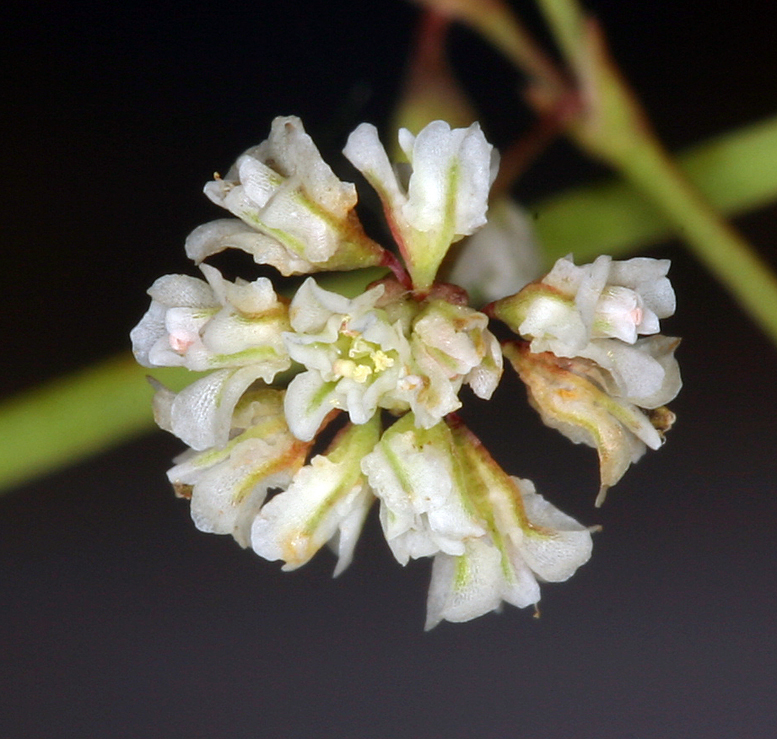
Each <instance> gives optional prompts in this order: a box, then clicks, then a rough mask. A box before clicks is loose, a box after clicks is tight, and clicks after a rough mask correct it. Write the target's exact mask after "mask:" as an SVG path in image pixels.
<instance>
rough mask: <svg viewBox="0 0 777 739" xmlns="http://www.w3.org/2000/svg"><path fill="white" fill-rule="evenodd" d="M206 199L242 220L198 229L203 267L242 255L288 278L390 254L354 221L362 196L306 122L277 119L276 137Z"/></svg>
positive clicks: (194, 248) (195, 254) (196, 255)
mask: <svg viewBox="0 0 777 739" xmlns="http://www.w3.org/2000/svg"><path fill="white" fill-rule="evenodd" d="M205 194H206V195H207V196H208V197H209V198H210V199H211V200H212V201H213V202H214V203H216V204H217V205H221V206H222V207H224V208H226V209H227V210H229V211H230V212H231V213H233V214H234V215H236V216H237V217H238V218H239V219H240V220H239V221H235V220H229V219H227V220H218V221H214V222H212V223H207V224H205V225H203V226H200V227H199V228H198V229H196V230H195V231H194V232H193V233H192V234H191V235H190V236H189V238H188V239H187V242H186V253H187V254H188V256H189V257H190V258H191V259H193V260H194V261H195V262H197V263H199V262H201V261H202V260H203V259H205V258H207V257H208V256H210V255H212V254H216V253H217V252H220V251H223V250H224V249H227V248H237V249H242V250H244V251H246V252H248V253H249V254H251V255H252V256H253V257H254V260H255V261H256V262H258V263H260V264H270V265H272V266H274V267H276V268H277V269H278V270H279V271H280V272H281V273H282V274H284V275H292V274H305V273H309V272H314V271H317V270H321V269H327V270H330V269H355V268H358V267H367V266H371V265H376V264H381V263H382V260H383V257H384V251H383V249H381V248H380V247H379V246H378V245H377V244H376V243H375V242H373V241H371V240H370V239H369V238H368V237H367V236H366V235H365V234H364V231H363V230H362V228H361V225H360V224H359V222H358V219H357V218H356V217H355V215H354V214H353V213H352V210H353V208H354V206H355V205H356V201H357V195H356V188H355V187H354V186H353V185H352V184H351V183H346V182H341V181H340V180H339V179H337V177H336V176H335V175H334V173H333V172H332V170H331V169H330V167H329V166H328V165H327V164H326V163H325V162H324V160H323V159H322V158H321V155H320V154H319V152H318V149H317V148H316V146H315V144H314V143H313V141H312V139H311V138H310V136H308V135H307V134H306V133H305V130H304V128H303V127H302V122H301V121H300V120H299V118H296V117H294V116H289V117H278V118H276V119H275V120H274V121H273V123H272V129H271V132H270V137H269V138H268V139H267V140H266V141H264V142H263V143H261V144H259V145H258V146H255V147H253V148H251V149H249V150H248V151H246V152H245V153H244V154H243V155H242V156H241V157H240V158H239V159H238V160H237V162H236V163H235V164H234V166H233V167H232V168H231V169H230V170H229V172H228V173H227V176H226V177H225V178H224V179H216V180H214V181H212V182H209V183H208V184H207V185H206V186H205Z"/></svg>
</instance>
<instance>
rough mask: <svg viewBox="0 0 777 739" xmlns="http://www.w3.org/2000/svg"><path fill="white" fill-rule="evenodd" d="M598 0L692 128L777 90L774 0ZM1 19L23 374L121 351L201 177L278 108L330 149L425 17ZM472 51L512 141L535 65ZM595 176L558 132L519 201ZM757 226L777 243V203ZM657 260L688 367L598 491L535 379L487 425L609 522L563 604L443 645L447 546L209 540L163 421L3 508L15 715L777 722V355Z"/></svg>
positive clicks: (77, 12) (383, 730)
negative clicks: (540, 402)
mask: <svg viewBox="0 0 777 739" xmlns="http://www.w3.org/2000/svg"><path fill="white" fill-rule="evenodd" d="M521 7H523V6H521ZM589 7H591V8H592V9H595V10H596V11H597V12H598V14H599V15H600V17H601V19H602V20H603V21H604V24H605V27H606V29H607V30H608V32H609V34H610V38H611V43H612V46H613V48H614V50H615V54H616V57H617V58H618V59H619V61H620V62H621V64H622V66H623V69H624V71H625V73H626V75H627V76H628V77H629V78H630V79H631V81H632V83H633V85H634V87H635V88H636V89H637V91H638V92H639V94H640V95H641V96H642V99H643V100H644V101H645V103H646V106H647V108H648V110H649V112H650V114H651V116H652V118H653V120H654V122H655V124H656V127H657V129H658V131H659V132H660V134H661V135H662V137H663V138H664V140H665V141H666V142H667V143H668V145H669V146H670V147H671V148H673V149H676V148H680V147H682V146H685V145H688V144H691V143H693V142H696V141H699V140H701V139H703V138H706V137H708V136H711V135H714V134H716V133H720V132H722V131H725V130H728V129H730V128H733V127H736V126H739V125H743V124H745V123H749V122H751V121H754V120H757V119H759V118H761V117H764V116H767V115H771V114H774V113H775V112H777V52H775V46H774V38H775V37H776V34H775V30H777V29H776V28H775V26H776V25H777V22H775V20H774V14H773V12H772V8H771V5H770V4H766V3H748V2H733V0H730V1H727V2H718V3H710V4H705V5H703V6H700V5H698V4H695V3H690V2H680V3H669V2H655V3H631V2H623V0H598V1H597V2H590V3H589ZM4 12H5V13H10V16H11V17H10V18H9V20H10V23H9V24H8V25H7V28H8V29H9V31H8V33H7V35H6V38H5V42H4V45H3V49H2V53H3V55H4V57H5V58H4V60H3V61H4V64H3V77H4V78H5V79H4V81H3V82H4V84H3V89H4V90H5V93H4V105H3V108H4V110H3V122H2V126H3V130H2V139H0V140H1V141H2V147H3V156H2V160H1V162H0V166H2V168H3V173H2V177H1V178H0V182H2V188H3V199H2V201H3V206H4V207H3V219H4V224H3V225H4V228H3V237H2V243H3V247H2V256H3V290H2V291H1V293H0V300H1V301H2V304H1V305H0V311H1V312H0V315H2V319H0V320H2V324H1V325H2V336H3V343H4V346H3V359H4V360H5V365H6V368H5V372H4V373H3V388H2V390H3V393H4V394H5V395H8V394H11V393H12V392H14V391H18V390H20V389H23V388H25V387H29V386H32V385H34V384H36V383H38V382H40V381H42V380H45V379H49V378H52V377H55V376H57V375H58V374H60V373H62V372H64V371H68V370H73V369H76V368H79V367H82V366H85V365H88V364H89V363H91V362H94V361H97V360H99V359H101V358H103V357H106V356H108V355H110V354H111V353H114V352H117V351H122V350H126V349H127V347H128V339H127V334H128V332H129V330H130V328H131V327H132V326H133V325H134V324H135V323H136V322H137V320H138V319H139V318H140V316H141V315H142V313H143V312H144V311H145V309H146V307H147V300H148V299H147V297H146V296H145V292H144V291H145V289H146V288H147V287H148V286H149V285H150V284H151V282H152V281H153V280H154V279H155V278H156V277H157V276H159V275H161V274H164V273H168V272H176V271H187V272H189V273H192V272H191V268H190V266H189V265H188V264H187V263H186V260H185V257H184V254H183V241H184V238H185V236H186V234H187V233H188V232H189V231H190V230H191V229H193V228H194V227H195V226H197V225H198V224H200V223H202V222H204V221H206V220H209V219H212V218H214V217H218V216H219V215H220V214H219V212H218V210H217V209H216V208H215V206H212V205H211V204H210V203H209V202H208V201H207V200H206V198H205V197H204V196H203V195H202V194H201V192H200V191H201V187H202V185H203V184H204V182H205V181H206V180H208V179H209V178H210V176H211V174H212V172H213V171H214V170H220V171H224V170H225V169H226V168H227V167H228V166H229V164H230V163H231V162H232V161H233V159H234V157H235V156H236V155H237V154H239V153H240V152H241V151H242V150H243V149H244V148H246V147H247V146H249V145H251V144H254V143H257V142H258V141H260V140H262V139H263V138H265V136H266V133H267V131H268V130H269V124H270V121H271V120H272V118H273V116H275V115H278V114H298V115H300V116H301V117H302V118H303V120H304V122H305V124H306V127H307V129H308V130H309V131H310V132H311V133H312V134H313V136H314V138H315V139H316V140H317V142H318V143H319V144H320V146H321V148H322V150H323V151H324V152H325V155H326V158H328V159H329V160H330V161H334V160H337V154H336V152H337V151H338V150H339V149H340V148H341V147H342V145H343V143H344V141H345V138H346V135H347V133H348V132H349V131H350V130H351V129H352V128H353V127H354V126H355V125H356V124H357V123H358V122H359V121H361V120H370V121H372V122H376V123H383V122H385V121H386V120H387V118H388V115H389V113H390V111H391V107H392V103H393V100H394V95H395V93H396V92H397V89H398V86H399V83H400V81H401V78H402V72H403V68H404V63H405V61H404V60H405V58H406V55H407V52H408V50H409V48H410V43H411V38H412V33H413V28H414V24H415V20H416V18H417V10H416V9H415V8H414V7H413V6H411V5H408V4H405V3H402V2H399V0H396V1H394V0H374V1H373V2H370V3H366V2H358V1H357V0H341V1H340V2H316V1H315V0H301V1H300V2H296V3H289V2H283V0H266V1H265V2H256V3H248V4H243V5H236V4H216V3H204V2H197V1H196V0H194V1H192V2H189V3H186V4H181V5H174V4H172V3H164V2H163V3H143V2H140V1H139V0H130V1H127V2H123V3H121V4H111V5H110V6H109V4H107V3H78V4H68V3H60V4H57V5H54V4H47V3H43V2H29V3H26V4H24V5H23V6H21V5H18V6H17V5H12V6H11V9H10V11H9V10H8V9H6V11H4ZM530 15H531V14H530ZM452 49H453V52H454V55H455V62H456V65H457V68H458V69H459V70H460V71H461V73H462V74H463V75H464V76H465V77H466V79H467V81H468V85H469V87H470V90H471V92H472V94H473V96H474V97H475V99H476V100H477V102H478V104H479V105H480V108H481V110H482V111H483V119H484V125H485V128H486V132H487V135H488V136H489V138H490V140H492V141H494V142H495V143H497V144H504V143H505V142H506V141H507V140H509V138H510V137H511V136H512V135H514V133H515V132H516V131H518V130H520V129H521V127H522V126H524V125H525V124H526V123H527V121H528V116H527V114H526V112H525V111H523V110H522V108H521V106H520V104H519V102H518V98H517V95H515V94H514V93H513V89H514V86H515V85H516V84H517V82H518V79H517V78H516V76H515V75H514V74H513V72H512V71H511V70H510V69H509V68H508V67H507V65H505V64H504V63H502V62H500V60H499V58H498V57H497V56H496V54H494V53H493V52H492V51H490V50H489V49H488V48H487V47H485V46H484V45H483V44H482V43H481V42H480V41H478V40H477V39H476V38H474V37H472V36H470V35H469V34H467V33H466V32H463V31H457V32H456V33H455V34H454V36H453V39H452ZM600 171H601V170H600V169H599V168H598V167H596V166H594V165H591V164H590V163H587V162H585V161H584V160H583V159H582V158H580V157H578V156H577V155H576V154H575V153H574V151H573V150H572V148H571V147H569V146H568V145H566V144H564V143H563V142H562V143H558V144H556V145H554V146H553V147H552V149H551V150H550V151H549V152H548V153H547V154H546V156H544V157H543V159H542V160H541V161H540V162H538V164H537V165H536V166H535V167H534V168H533V169H532V170H531V172H530V173H529V174H528V175H527V177H526V178H525V179H524V181H523V182H522V183H521V185H520V188H519V194H520V196H521V197H522V198H523V199H525V200H527V201H531V200H533V199H535V198H537V197H539V196H541V195H543V194H546V193H549V192H552V191H554V190H556V189H558V188H559V187H561V186H564V185H569V184H574V183H578V182H581V181H584V180H586V179H589V178H591V177H593V176H595V175H597V174H598V173H599V172H600ZM737 223H738V225H739V226H740V227H741V228H742V229H743V231H744V232H745V233H746V235H747V236H748V237H749V238H750V239H751V240H752V241H753V243H754V244H755V245H756V246H757V248H758V249H759V250H760V251H761V253H762V254H763V255H764V256H765V257H766V258H767V259H768V260H770V262H771V263H772V264H773V265H774V264H776V263H777V254H776V252H775V249H774V240H775V234H777V209H776V208H774V207H772V208H768V209H764V210H762V211H759V212H757V213H754V214H750V215H748V216H746V217H743V218H740V219H738V221H737ZM650 253H651V254H652V255H655V256H662V257H664V256H669V257H671V258H672V259H673V271H672V276H673V279H674V284H675V286H676V289H677V292H678V296H679V298H678V302H679V309H678V314H677V316H676V317H675V318H672V319H670V320H669V321H667V322H666V331H667V332H668V333H673V334H677V335H681V336H683V337H684V343H683V345H682V347H681V349H680V352H679V357H680V361H681V365H682V368H683V373H684V379H685V383H686V384H685V388H684V390H683V392H682V393H681V395H680V396H679V398H678V399H677V400H676V402H675V403H674V405H673V407H674V409H675V410H676V411H677V413H678V416H679V421H678V424H677V426H676V428H675V430H673V431H672V432H671V435H670V438H669V442H668V444H667V445H666V447H665V448H664V449H662V450H661V451H660V452H658V453H655V454H651V455H649V456H648V457H646V458H645V459H643V460H642V461H641V462H640V463H639V464H638V465H636V466H635V467H634V468H632V470H631V471H630V472H629V473H628V474H627V475H626V477H625V478H624V480H623V481H622V482H621V483H620V484H619V485H618V486H617V487H616V488H615V489H614V490H613V491H612V492H611V495H610V499H609V500H608V502H607V504H606V505H605V507H604V508H603V509H602V510H595V509H594V508H593V505H592V504H593V498H594V495H595V491H596V486H597V470H596V461H595V454H594V452H593V451H592V450H589V449H583V448H579V447H574V446H572V445H571V444H569V443H568V442H567V441H566V440H564V439H562V438H561V437H557V435H555V434H554V433H553V432H551V431H549V430H547V429H545V428H544V427H542V426H541V424H540V423H539V421H537V420H536V419H535V418H534V417H533V415H532V414H531V412H530V411H528V410H527V409H526V403H525V401H524V395H523V390H522V388H520V387H518V386H517V384H516V383H515V382H513V381H511V380H510V379H508V380H507V381H506V382H505V383H503V386H502V387H501V388H500V390H499V393H498V396H497V402H495V403H492V404H490V405H489V406H485V405H484V404H483V403H480V402H479V401H475V402H474V404H472V406H473V407H472V409H471V410H470V411H469V412H468V415H467V418H468V420H469V422H470V424H471V425H472V427H473V428H474V429H475V430H476V432H477V433H479V434H480V435H481V436H482V438H483V439H484V441H485V442H486V443H487V445H488V446H489V448H490V449H491V450H492V452H493V453H494V454H495V456H497V458H498V459H499V460H500V461H501V462H502V463H503V464H504V466H505V467H506V468H507V469H508V470H509V471H510V472H512V473H515V474H520V475H521V476H525V477H529V478H532V479H534V480H535V482H536V483H537V485H538V488H539V489H540V491H541V492H544V493H545V494H546V495H547V496H548V497H549V498H550V499H551V500H552V501H553V502H555V503H556V504H557V505H558V506H559V507H560V508H561V509H563V510H565V511H567V512H569V513H571V514H573V515H575V516H576V517H577V518H579V519H580V520H581V521H583V522H585V523H587V524H594V523H600V524H602V525H603V527H604V529H603V532H602V533H601V534H598V535H597V537H596V541H595V544H596V546H595V551H594V557H593V559H592V560H591V562H590V563H588V564H587V565H585V566H584V567H583V568H582V569H581V570H580V571H579V572H578V573H577V575H576V576H575V577H574V578H573V579H572V580H570V581H569V582H568V583H565V584H563V585H551V586H546V587H545V588H544V589H543V599H542V602H541V608H542V617H541V618H540V619H539V620H535V619H533V618H532V617H531V613H530V612H529V611H519V610H517V609H514V608H511V607H508V608H506V610H505V611H504V612H503V613H502V614H501V615H493V614H492V615H488V616H485V617H483V618H480V619H478V620H475V621H473V622H470V623H468V624H460V625H451V624H447V623H444V624H442V625H440V626H439V627H437V628H436V629H435V630H434V631H432V632H431V633H428V634H425V633H424V632H423V630H422V627H423V619H424V607H425V597H426V587H427V581H428V571H429V563H428V561H420V562H414V563H411V565H409V566H408V567H407V568H406V569H404V570H403V569H402V568H400V567H399V566H398V565H397V564H396V563H395V562H394V561H393V560H392V559H391V557H390V554H389V553H388V551H387V547H386V546H385V543H384V542H383V541H382V538H381V536H380V532H379V527H378V525H377V522H376V521H375V520H374V518H373V519H371V520H370V522H369V523H368V526H367V530H366V532H365V535H364V536H363V538H362V541H361V542H360V544H359V547H358V548H357V554H356V558H355V562H354V564H353V565H352V567H351V568H350V570H348V571H347V572H346V573H345V574H344V575H343V576H342V577H341V578H339V579H338V580H335V581H333V580H331V579H330V577H329V573H330V572H331V569H332V567H333V558H332V557H331V556H329V555H328V554H327V553H322V554H321V555H319V556H318V557H317V558H316V559H315V560H314V561H313V562H312V563H311V564H309V565H308V566H306V567H305V568H303V569H302V570H299V571H297V572H294V573H290V574H284V573H281V572H280V571H279V567H278V566H277V563H268V562H265V561H263V560H260V559H259V558H258V557H256V556H255V555H253V554H252V553H251V552H245V551H242V550H240V549H239V548H238V547H237V546H236V545H235V544H234V543H233V542H232V541H231V539H227V538H226V537H216V536H209V535H205V534H201V533H199V532H197V531H196V530H195V529H194V527H193V525H192V524H191V522H190V520H189V517H188V510H187V506H186V504H185V503H184V502H182V501H178V500H175V499H174V498H173V496H172V494H171V492H170V490H169V489H168V486H167V483H166V479H165V476H164V472H165V470H166V469H167V467H168V466H169V465H170V459H171V457H172V456H173V455H174V454H176V453H177V452H178V451H180V449H181V446H180V444H179V443H178V442H177V441H176V440H175V439H172V438H170V437H168V436H166V435H164V434H162V433H157V434H155V435H153V436H149V437H147V438H145V439H143V440H140V441H137V442H135V443H133V444H129V445H126V446H125V447H123V448H121V449H118V450H115V451H113V452H110V453H106V454H104V455H101V456H100V457H98V458H96V459H94V460H92V461H89V462H87V463H84V464H81V465H78V466H77V467H74V468H72V469H70V470H67V471H65V472H61V473H59V474H57V475H53V476H50V477H48V478H46V479H44V480H40V481H37V482H34V483H30V484H28V485H26V486H24V487H22V488H20V489H18V490H17V491H15V492H14V493H13V494H9V495H6V496H4V497H3V498H2V499H1V500H0V587H1V588H2V590H0V639H1V640H2V642H1V643H0V736H2V737H9V738H16V737H36V738H39V737H57V738H59V737H91V736H100V737H102V736H105V737H187V738H189V739H194V738H199V737H214V738H215V737H223V736H229V737H262V736H273V737H284V738H287V737H288V738H292V737H293V738H296V737H354V738H356V737H359V738H361V737H392V738H393V737H397V738H399V737H403V738H404V737H438V736H446V737H450V738H451V739H454V738H459V737H460V738H462V739H463V738H465V737H467V738H468V737H474V736H478V737H483V738H484V739H490V738H494V739H496V738H501V737H513V736H516V737H518V736H520V737H535V736H537V737H539V736H542V737H616V738H626V737H656V736H671V737H731V736H746V737H773V736H775V733H776V732H777V729H775V725H777V708H775V703H774V686H775V681H776V679H777V666H776V665H775V659H776V658H775V652H776V649H777V633H775V624H774V611H775V599H774V595H773V588H774V583H775V577H776V576H777V562H776V561H775V554H776V553H777V544H776V543H775V534H774V532H775V524H776V523H777V504H776V503H775V482H774V479H775V472H777V462H776V461H775V460H776V459H777V456H776V455H775V452H774V444H775V439H776V438H777V421H776V420H775V408H776V407H777V405H776V404H777V381H776V380H775V378H777V353H776V352H775V349H774V348H773V347H772V346H771V345H770V343H769V342H768V341H767V340H766V339H765V338H764V336H763V335H762V334H761V333H760V332H759V331H758V330H757V329H756V328H755V327H753V326H752V324H751V323H750V322H749V321H748V319H747V318H746V317H745V316H743V314H742V313H741V312H740V311H739V309H738V308H737V307H736V305H735V304H734V303H733V302H732V301H731V300H730V299H729V298H728V296H727V295H726V294H725V293H724V292H723V291H722V290H721V289H720V288H719V287H718V286H717V285H716V284H715V283H714V282H713V281H712V280H711V279H710V278H709V276H708V275H707V274H706V272H705V271H704V270H703V269H702V268H700V267H699V266H698V265H697V263H696V262H695V261H694V260H693V258H691V257H690V256H688V254H687V253H686V252H685V251H683V250H681V248H680V246H679V245H678V244H676V243H670V244H664V245H658V246H656V248H655V249H653V250H651V252H650ZM470 400H471V398H470ZM486 409H487V410H488V415H486V412H485V411H486Z"/></svg>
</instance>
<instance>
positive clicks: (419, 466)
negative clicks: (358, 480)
mask: <svg viewBox="0 0 777 739" xmlns="http://www.w3.org/2000/svg"><path fill="white" fill-rule="evenodd" d="M361 466H362V470H363V471H364V473H365V474H366V475H367V478H368V479H369V482H370V485H371V486H372V489H373V490H374V491H375V494H376V495H377V496H378V498H379V499H380V522H381V525H382V526H383V533H384V535H385V537H386V541H387V542H388V544H389V546H390V547H391V551H392V552H393V554H394V557H396V559H397V561H398V562H399V563H400V564H403V565H404V564H407V562H408V560H409V559H411V558H413V559H416V558H418V557H429V556H431V555H434V554H436V553H437V552H446V553H448V554H453V555H462V554H464V551H465V546H464V540H465V539H468V538H471V537H478V536H482V535H483V534H484V533H485V529H484V528H483V527H482V526H481V525H480V523H478V521H477V520H476V519H474V518H473V516H472V510H471V507H470V506H469V505H468V502H467V499H466V497H465V491H464V489H463V488H462V484H461V480H460V478H459V476H458V470H457V467H456V464H455V460H454V458H453V455H452V452H451V443H450V434H449V432H448V428H447V426H445V424H444V423H440V424H438V425H437V426H435V427H433V428H432V429H429V430H423V429H418V428H415V426H414V424H413V419H412V415H411V414H408V415H407V416H405V417H404V418H402V419H401V420H399V421H397V422H396V423H395V424H394V426H392V427H391V428H390V429H389V430H388V431H386V432H385V433H384V434H383V438H382V439H381V440H380V443H379V444H377V446H376V447H375V449H374V451H373V452H372V453H371V454H368V455H367V456H365V457H364V459H363V460H362V464H361Z"/></svg>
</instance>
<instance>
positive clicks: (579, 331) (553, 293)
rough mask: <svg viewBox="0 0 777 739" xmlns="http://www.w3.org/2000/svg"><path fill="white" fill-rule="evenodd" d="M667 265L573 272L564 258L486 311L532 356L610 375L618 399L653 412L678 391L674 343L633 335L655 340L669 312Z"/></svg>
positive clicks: (601, 262) (606, 262)
mask: <svg viewBox="0 0 777 739" xmlns="http://www.w3.org/2000/svg"><path fill="white" fill-rule="evenodd" d="M669 264H670V263H669V260H667V259H663V260H656V259H647V258H643V257H638V258H635V259H629V260H627V261H625V262H614V261H612V259H611V258H610V257H607V256H601V257H599V258H597V259H596V261H594V262H593V264H588V265H584V266H581V267H577V266H575V265H574V264H573V262H572V260H571V259H570V258H569V257H565V258H563V259H559V260H558V261H557V262H556V264H555V266H554V267H553V269H552V270H551V271H550V273H549V274H548V275H547V276H545V277H544V278H543V279H542V280H540V281H539V282H536V283H532V284H531V285H528V286H527V287H526V288H524V290H522V291H521V292H519V293H518V294H516V295H513V296H510V297H508V298H504V299H502V300H499V301H497V302H496V303H494V304H493V307H492V313H493V315H495V316H496V317H498V318H500V319H501V320H503V321H505V322H506V323H507V324H508V325H509V326H510V327H511V328H512V329H513V330H514V331H516V332H517V333H519V334H520V335H521V336H523V337H525V338H527V339H530V340H531V350H532V352H535V353H540V352H551V353H553V354H555V355H556V356H557V357H569V358H572V357H584V358H587V359H591V360H593V361H594V362H596V363H597V364H599V365H600V366H601V367H603V368H604V369H606V370H607V371H608V372H609V373H610V375H611V377H612V379H613V382H614V384H613V386H612V390H613V392H614V393H615V394H617V395H618V396H619V397H622V398H624V399H627V400H630V401H631V402H634V403H635V404H637V405H640V406H642V407H646V408H653V407H657V406H659V405H663V404H664V403H666V402H668V401H669V400H671V399H672V398H673V397H674V396H675V395H676V394H677V392H678V391H679V389H680V380H679V377H680V375H679V369H678V367H677V363H676V361H675V360H674V357H673V355H672V350H673V349H674V347H675V346H676V345H677V342H676V340H669V341H667V340H664V339H663V338H658V337H651V338H648V339H639V338H638V336H639V335H649V334H657V333H658V331H659V329H660V327H659V319H661V318H667V317H669V316H671V315H672V314H673V313H674V310H675V296H674V291H673V289H672V286H671V283H670V282H669V280H668V279H667V277H666V274H667V272H668V270H669Z"/></svg>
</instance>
